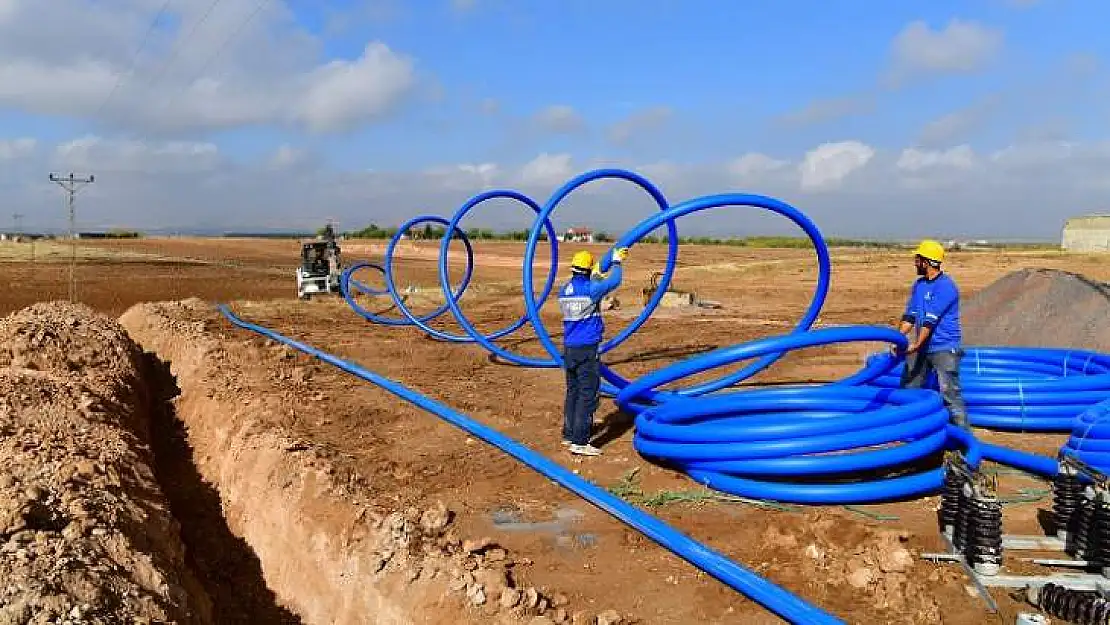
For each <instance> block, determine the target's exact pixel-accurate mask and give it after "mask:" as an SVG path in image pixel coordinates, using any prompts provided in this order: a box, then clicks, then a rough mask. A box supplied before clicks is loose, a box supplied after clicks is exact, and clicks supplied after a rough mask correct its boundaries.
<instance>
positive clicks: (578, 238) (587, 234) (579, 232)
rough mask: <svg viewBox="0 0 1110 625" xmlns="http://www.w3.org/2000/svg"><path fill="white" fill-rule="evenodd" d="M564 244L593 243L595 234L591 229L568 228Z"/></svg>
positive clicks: (564, 235)
mask: <svg viewBox="0 0 1110 625" xmlns="http://www.w3.org/2000/svg"><path fill="white" fill-rule="evenodd" d="M563 242H567V243H593V242H594V232H593V230H590V229H589V228H567V231H566V233H565V234H563Z"/></svg>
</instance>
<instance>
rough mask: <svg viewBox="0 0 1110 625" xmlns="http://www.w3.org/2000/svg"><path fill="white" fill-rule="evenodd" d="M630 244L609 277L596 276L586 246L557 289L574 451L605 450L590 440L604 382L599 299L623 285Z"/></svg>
mask: <svg viewBox="0 0 1110 625" xmlns="http://www.w3.org/2000/svg"><path fill="white" fill-rule="evenodd" d="M627 256H628V248H620V249H617V250H614V251H613V265H612V269H611V270H610V271H609V275H608V276H600V275H598V276H596V277H595V276H593V275H591V274H593V273H594V259H593V255H592V254H590V253H589V252H587V251H585V250H583V251H580V252H578V253H576V254H575V255H574V257H573V258H572V259H571V261H570V273H571V278H570V281H568V282H567V283H566V284H565V285H563V287H562V289H561V290H560V291H559V309H560V310H561V311H562V313H563V368H564V369H565V370H566V376H567V395H566V402H565V404H564V406H563V444H564V445H567V446H568V450H569V451H570V452H571V453H573V454H578V455H581V456H597V455H600V454H601V450H600V449H598V448H596V447H594V446H593V445H591V444H590V435H591V434H592V428H593V421H594V411H596V410H597V405H598V389H599V388H600V386H601V362H600V359H599V354H598V350H599V348H600V347H601V340H602V337H603V335H604V333H605V323H604V322H603V321H602V319H601V300H602V299H603V298H604V297H605V296H606V295H608V294H609V293H610V292H612V291H613V290H615V289H616V288H617V287H618V286H620V283H621V277H622V273H621V272H622V270H621V263H622V262H624V259H625V258H626V257H627Z"/></svg>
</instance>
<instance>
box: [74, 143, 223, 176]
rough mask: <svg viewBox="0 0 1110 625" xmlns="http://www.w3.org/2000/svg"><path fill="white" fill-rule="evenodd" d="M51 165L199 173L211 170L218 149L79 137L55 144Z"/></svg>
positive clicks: (204, 145)
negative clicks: (52, 163) (56, 145)
mask: <svg viewBox="0 0 1110 625" xmlns="http://www.w3.org/2000/svg"><path fill="white" fill-rule="evenodd" d="M54 158H55V161H54V162H55V164H56V165H57V166H59V167H61V168H64V169H73V170H95V171H96V173H98V174H99V173H101V172H105V173H113V172H115V173H118V172H131V173H152V172H162V173H165V172H201V171H209V170H212V169H213V168H215V167H216V166H217V165H218V164H219V162H220V160H221V156H220V150H219V148H218V147H217V146H216V145H215V144H213V143H203V142H192V141H169V142H164V143H157V144H151V143H146V142H143V141H128V140H113V139H102V138H100V137H95V136H87V137H81V138H79V139H74V140H73V141H69V142H67V143H64V144H62V145H59V146H58V147H57V149H56V150H55V154H54Z"/></svg>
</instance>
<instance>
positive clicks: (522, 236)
mask: <svg viewBox="0 0 1110 625" xmlns="http://www.w3.org/2000/svg"><path fill="white" fill-rule="evenodd" d="M446 232H447V228H445V227H443V226H436V225H433V224H430V223H429V224H424V226H423V227H419V228H416V229H414V230H413V231H411V232H410V234H411V235H414V236H416V237H418V238H421V239H431V240H438V239H442V238H443V235H444V234H445V233H446ZM464 232H466V238H468V239H470V240H471V241H483V240H485V241H527V240H528V235H529V234H530V233H531V231H529V230H510V231H508V232H498V231H495V230H492V229H490V228H467V229H466V230H465V231H464ZM395 234H397V228H381V227H379V226H378V225H377V224H370V225H369V226H367V227H365V228H363V229H362V230H355V231H353V232H347V233H345V236H346V237H347V238H349V239H392V238H393V235H395ZM540 240H541V241H546V240H547V235H546V234H544V233H540Z"/></svg>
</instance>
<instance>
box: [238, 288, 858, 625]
mask: <svg viewBox="0 0 1110 625" xmlns="http://www.w3.org/2000/svg"><path fill="white" fill-rule="evenodd" d="M219 309H220V312H221V313H223V315H224V316H225V317H226V318H227V319H228V320H229V321H231V322H232V323H233V324H235V325H237V326H239V327H240V328H244V329H246V330H250V331H251V332H256V333H258V334H261V335H262V336H265V337H268V338H270V339H273V340H275V341H278V342H280V343H283V344H285V345H288V346H290V347H292V348H294V349H297V350H299V351H301V352H304V353H305V354H308V355H310V356H313V357H315V358H318V359H320V360H322V361H324V362H326V363H328V364H330V365H333V366H335V367H338V368H339V369H341V370H343V371H346V372H347V373H350V374H353V375H355V376H358V377H359V378H362V379H363V380H366V381H367V382H370V383H371V384H374V385H376V386H378V387H380V388H382V389H384V390H386V391H389V392H390V393H392V394H394V395H396V396H397V397H399V398H401V399H403V400H405V401H407V402H409V403H412V404H414V405H415V406H417V407H419V408H421V409H423V410H427V411H428V412H431V413H433V414H435V415H436V416H438V417H440V418H441V419H443V420H445V421H447V422H448V423H450V424H452V425H454V426H455V427H457V428H459V429H461V430H464V431H465V432H467V433H468V434H470V435H472V436H474V437H476V438H480V439H482V440H483V441H485V442H487V443H489V444H490V445H493V446H494V447H497V448H498V449H500V450H502V451H504V452H505V453H507V454H509V455H511V456H512V457H513V458H516V459H517V460H519V461H520V462H522V463H524V464H525V465H527V466H529V467H531V468H532V469H534V470H536V471H538V472H539V473H541V474H542V475H543V476H544V477H547V478H549V479H551V480H552V481H554V482H555V483H556V484H559V485H560V486H562V487H563V488H566V489H567V490H569V491H571V492H573V493H574V494H576V495H578V496H579V497H582V498H583V499H585V500H587V501H589V502H590V503H591V504H593V505H595V506H597V507H598V508H600V509H602V510H604V511H605V512H607V513H608V514H610V515H612V516H613V517H615V518H616V519H618V520H619V521H621V522H622V523H625V524H627V525H629V526H630V527H633V528H635V529H636V530H637V531H639V532H641V533H643V534H644V535H645V536H647V537H648V538H650V539H652V540H654V541H655V542H656V543H658V544H659V545H661V546H663V547H665V548H666V549H669V550H670V551H671V552H672V553H674V554H675V555H677V556H679V557H681V558H682V559H684V560H686V561H687V562H689V563H691V564H693V565H694V566H696V567H698V568H699V569H701V570H703V571H705V572H706V573H708V574H710V575H712V576H713V577H715V578H716V579H718V580H720V581H721V582H723V583H724V584H727V585H728V586H730V587H732V588H734V589H735V590H737V591H738V592H740V593H742V594H744V595H745V596H747V597H749V598H751V599H752V600H753V601H756V602H758V603H759V604H761V605H763V606H764V607H766V608H767V609H768V610H771V611H772V612H774V613H775V614H777V615H779V616H780V617H782V618H784V619H786V620H787V621H789V622H791V623H813V624H816V625H823V624H834V623H842V622H843V621H841V620H840V619H837V618H836V617H835V616H833V615H831V614H829V613H827V612H825V611H823V610H821V609H820V608H817V607H815V606H813V605H811V604H809V603H807V602H806V601H804V600H802V599H800V598H799V597H797V596H796V595H793V594H791V593H790V592H787V591H786V590H784V589H782V588H780V587H779V586H776V585H775V584H773V583H771V582H770V581H768V580H766V579H764V578H762V577H760V576H758V575H756V574H755V573H753V572H751V571H749V570H748V569H746V568H744V567H742V566H741V565H739V564H737V563H736V562H734V561H732V560H729V559H728V558H726V557H725V556H723V555H721V554H719V553H717V552H716V551H713V550H712V549H710V548H709V547H707V546H706V545H703V544H702V543H699V542H697V541H696V540H694V539H692V538H690V537H688V536H686V535H685V534H682V533H681V532H679V531H677V530H675V529H674V528H672V527H670V526H669V525H667V524H666V523H664V522H662V521H660V520H659V519H657V518H655V517H653V516H651V515H649V514H645V513H644V512H643V511H641V510H639V509H638V508H636V507H635V506H633V505H631V504H628V503H627V502H625V501H624V500H622V499H620V498H619V497H616V496H615V495H612V494H610V493H608V492H606V491H605V490H603V489H601V488H598V487H597V486H594V485H593V484H591V483H590V482H588V481H586V480H584V479H582V478H580V477H578V476H577V475H575V474H574V473H573V472H571V471H569V470H567V469H565V468H563V467H562V466H561V465H559V464H558V463H556V462H553V461H551V460H549V459H547V458H546V457H545V456H543V455H542V454H538V453H536V452H534V451H532V450H531V449H528V448H527V447H525V446H524V445H522V444H520V443H518V442H517V441H515V440H513V439H511V438H509V437H507V436H505V435H503V434H501V433H500V432H497V431H496V430H493V429H491V428H488V427H486V426H484V425H482V424H481V423H478V422H477V421H474V420H473V419H471V418H469V417H467V416H466V415H464V414H461V413H459V412H456V411H455V410H452V409H451V408H449V407H448V406H445V405H443V404H441V403H439V402H437V401H435V400H433V399H431V398H429V397H426V396H424V395H421V394H420V393H417V392H416V391H414V390H412V389H410V388H408V387H406V386H404V385H402V384H399V383H397V382H394V381H393V380H390V379H389V378H386V377H383V376H381V375H378V374H376V373H374V372H373V371H370V370H368V369H365V368H363V367H360V366H359V365H357V364H355V363H352V362H350V361H347V360H343V359H341V358H339V357H338V356H335V355H333V354H329V353H327V352H324V351H322V350H320V349H317V348H315V347H312V346H311V345H306V344H305V343H301V342H299V341H297V340H295V339H292V338H289V337H287V336H284V335H282V334H279V333H278V332H275V331H274V330H271V329H269V328H266V327H263V326H260V325H257V324H254V323H250V322H248V321H245V320H243V319H241V318H239V317H237V316H236V315H235V314H234V313H233V312H231V310H230V309H229V308H228V307H227V306H225V305H220V307H219Z"/></svg>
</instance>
